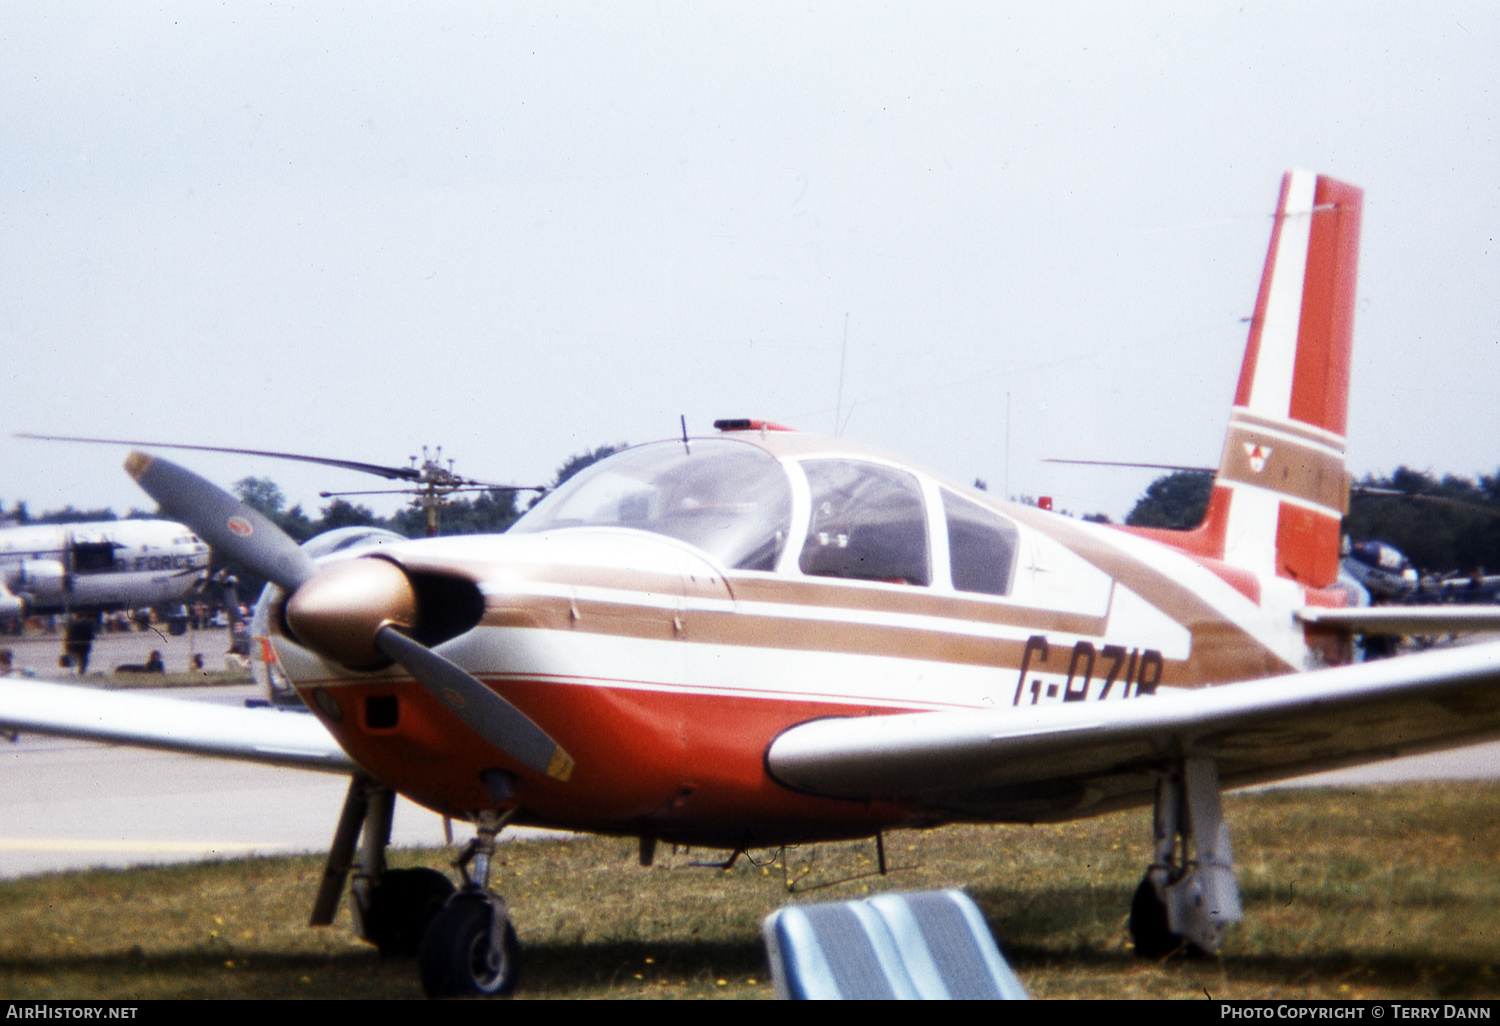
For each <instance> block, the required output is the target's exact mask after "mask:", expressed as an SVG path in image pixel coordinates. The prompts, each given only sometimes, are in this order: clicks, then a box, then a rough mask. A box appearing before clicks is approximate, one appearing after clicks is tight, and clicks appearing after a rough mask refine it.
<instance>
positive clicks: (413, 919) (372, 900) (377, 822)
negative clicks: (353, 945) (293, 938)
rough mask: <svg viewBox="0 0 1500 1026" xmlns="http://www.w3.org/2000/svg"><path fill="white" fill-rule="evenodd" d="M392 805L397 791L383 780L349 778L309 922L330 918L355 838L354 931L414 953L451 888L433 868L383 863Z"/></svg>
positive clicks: (383, 949)
mask: <svg viewBox="0 0 1500 1026" xmlns="http://www.w3.org/2000/svg"><path fill="white" fill-rule="evenodd" d="M395 806H396V794H395V792H394V791H392V790H391V789H390V788H388V787H386V786H385V785H384V784H380V783H377V782H376V781H374V780H372V779H370V778H369V777H365V776H356V777H355V778H354V779H353V780H351V781H350V782H349V792H348V794H347V795H346V796H345V798H344V810H343V813H342V814H341V815H340V816H339V825H338V830H337V831H336V832H335V833H334V836H333V845H332V847H331V849H330V850H329V853H328V863H327V865H326V866H325V868H324V870H323V883H322V885H321V886H320V887H319V889H318V897H317V900H316V901H315V902H314V904H313V914H312V924H311V925H313V926H327V925H329V924H330V923H332V922H333V914H334V912H335V910H337V908H338V902H339V896H340V895H341V894H342V893H343V890H344V881H345V879H347V878H348V876H349V871H350V869H351V868H353V862H354V859H355V855H356V849H355V846H356V844H357V845H358V859H359V866H358V869H357V870H356V871H355V873H354V881H353V882H352V883H351V884H350V885H349V899H350V900H349V909H350V912H351V914H352V915H353V917H354V928H355V932H356V933H358V934H359V936H360V937H361V938H362V939H364V940H367V941H369V942H370V943H371V944H373V945H375V946H376V947H377V948H379V949H380V953H381V954H382V955H387V956H390V955H396V956H411V955H415V954H416V953H417V948H418V946H419V945H420V944H421V942H422V935H423V934H424V933H425V932H426V930H427V927H428V925H429V924H430V923H431V922H432V921H433V920H434V919H435V918H436V917H437V915H438V913H439V912H441V911H442V909H443V906H444V905H445V904H446V903H447V901H448V899H449V897H450V896H452V894H453V890H454V888H453V884H452V882H451V881H449V879H448V878H447V877H446V876H444V875H443V874H442V873H439V872H438V871H437V870H435V869H426V868H417V869H388V868H386V864H385V849H386V846H387V845H388V844H390V840H391V813H392V812H393V811H394V809H395Z"/></svg>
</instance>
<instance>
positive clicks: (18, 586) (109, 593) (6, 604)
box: [0, 520, 208, 616]
mask: <svg viewBox="0 0 1500 1026" xmlns="http://www.w3.org/2000/svg"><path fill="white" fill-rule="evenodd" d="M207 575H208V546H207V545H205V544H204V543H203V542H201V541H199V540H198V538H197V536H196V535H194V534H193V532H192V531H191V530H190V529H188V528H186V527H184V526H182V525H181V524H174V523H171V522H169V521H165V520H101V521H96V522H92V523H86V524H28V525H25V526H21V527H6V528H0V616H22V615H26V614H29V613H51V612H61V611H63V610H65V609H71V610H81V609H130V608H140V607H142V606H153V605H157V604H159V603H162V602H176V601H178V600H180V599H182V598H184V597H185V596H187V595H189V594H191V593H192V591H193V590H194V589H195V588H196V587H197V586H198V585H199V583H200V582H201V581H202V580H203V579H204V578H205V577H206V576H207Z"/></svg>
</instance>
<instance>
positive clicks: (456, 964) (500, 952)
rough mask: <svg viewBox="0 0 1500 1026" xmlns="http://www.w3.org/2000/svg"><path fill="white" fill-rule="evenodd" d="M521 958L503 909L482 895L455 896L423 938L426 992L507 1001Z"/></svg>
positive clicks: (422, 971) (421, 964)
mask: <svg viewBox="0 0 1500 1026" xmlns="http://www.w3.org/2000/svg"><path fill="white" fill-rule="evenodd" d="M520 955H521V948H520V944H519V943H518V942H517V941H516V930H515V927H513V926H511V924H510V917H509V916H508V915H507V914H506V912H505V906H504V904H503V903H501V902H499V901H497V900H496V899H495V898H493V897H491V896H490V895H488V894H484V893H482V892H478V891H468V892H464V893H462V894H458V895H455V896H454V898H453V900H451V901H450V902H448V905H447V907H445V908H444V909H443V910H442V912H440V913H438V916H437V918H436V919H434V920H433V921H432V923H431V925H429V926H428V927H427V933H426V935H425V936H423V938H422V949H421V952H420V954H419V955H418V959H419V964H420V968H421V974H422V992H423V993H424V994H426V995H427V996H428V997H430V998H438V997H504V996H506V995H508V994H509V993H510V992H511V991H512V990H514V989H515V986H516V972H517V969H518V968H519V964H520Z"/></svg>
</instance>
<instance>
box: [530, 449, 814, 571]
mask: <svg viewBox="0 0 1500 1026" xmlns="http://www.w3.org/2000/svg"><path fill="white" fill-rule="evenodd" d="M791 516H792V493H791V488H790V486H789V485H788V484H787V479H786V471H784V470H783V469H782V467H781V464H780V463H778V462H777V461H776V460H775V459H774V458H772V457H771V456H769V455H767V454H766V453H765V452H764V451H762V450H761V449H758V448H756V447H755V446H752V445H746V444H745V443H744V442H732V441H729V440H727V439H715V438H708V439H697V440H695V441H694V442H693V450H692V452H691V453H687V452H684V451H683V444H682V443H681V442H657V443H654V444H652V445H643V446H640V447H639V448H636V449H627V450H625V451H624V452H622V453H619V454H618V455H616V456H611V457H610V458H609V459H606V460H601V461H600V462H598V463H596V464H594V465H593V466H592V467H589V468H588V469H586V470H584V471H582V472H581V473H580V474H578V475H577V476H576V477H574V478H573V479H572V480H570V481H568V482H567V483H565V484H564V485H563V486H562V487H560V488H559V489H558V490H557V491H555V492H553V493H552V494H551V495H549V496H547V497H546V498H545V499H543V500H542V501H541V502H540V503H538V504H537V506H536V508H535V509H533V510H532V511H531V512H529V513H527V514H526V515H525V516H524V517H522V518H521V519H520V520H518V521H516V523H515V524H514V525H513V526H512V527H511V529H510V530H511V533H516V532H522V533H525V532H528V531H551V530H555V529H557V528H562V527H633V528H636V529H637V530H641V531H651V532H654V533H655V534H664V535H666V536H667V537H669V538H677V539H679V540H680V541H685V542H687V543H689V544H690V545H696V546H698V548H700V549H703V550H704V551H706V552H708V553H709V554H710V555H711V556H713V557H715V558H716V559H718V560H719V562H721V563H723V564H724V565H725V566H728V567H733V568H735V569H738V570H772V569H774V568H775V566H776V559H777V557H778V556H780V555H781V549H782V546H783V545H784V544H786V537H787V532H788V529H789V528H790V526H791Z"/></svg>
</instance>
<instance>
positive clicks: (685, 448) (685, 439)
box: [677, 413, 693, 456]
mask: <svg viewBox="0 0 1500 1026" xmlns="http://www.w3.org/2000/svg"><path fill="white" fill-rule="evenodd" d="M677 419H678V420H679V421H681V422H682V448H683V451H685V452H686V453H687V454H688V455H689V456H691V455H692V454H693V447H692V446H691V445H689V444H688V436H687V414H686V413H680V414H678V415H677Z"/></svg>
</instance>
